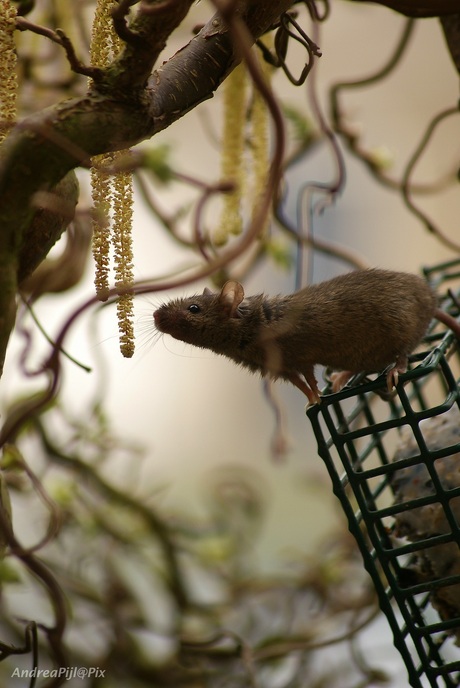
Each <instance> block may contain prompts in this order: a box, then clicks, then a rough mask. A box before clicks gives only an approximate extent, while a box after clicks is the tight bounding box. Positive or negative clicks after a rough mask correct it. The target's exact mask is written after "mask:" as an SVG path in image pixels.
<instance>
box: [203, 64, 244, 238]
mask: <svg viewBox="0 0 460 688" xmlns="http://www.w3.org/2000/svg"><path fill="white" fill-rule="evenodd" d="M247 84H248V76H247V70H246V67H245V66H244V65H243V64H241V65H238V67H236V68H235V69H234V70H233V72H232V73H231V74H230V75H229V76H228V77H227V79H226V80H225V82H224V84H223V92H224V124H223V135H222V155H221V178H222V179H224V180H226V181H231V182H233V183H234V184H235V186H236V188H235V190H234V191H232V192H230V193H228V194H225V196H223V198H222V212H221V216H220V220H219V222H218V224H217V227H216V228H215V230H214V233H213V236H212V239H213V242H214V244H215V245H216V246H222V245H223V244H225V243H226V242H227V241H228V239H229V237H230V235H231V234H240V233H241V232H242V229H243V221H242V217H241V198H242V194H243V189H244V149H245V124H246V108H247V102H246V93H247Z"/></svg>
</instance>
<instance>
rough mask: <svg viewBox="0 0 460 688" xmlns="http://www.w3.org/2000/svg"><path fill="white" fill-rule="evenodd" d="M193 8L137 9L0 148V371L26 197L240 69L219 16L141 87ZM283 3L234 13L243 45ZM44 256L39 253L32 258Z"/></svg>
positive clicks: (128, 142)
mask: <svg viewBox="0 0 460 688" xmlns="http://www.w3.org/2000/svg"><path fill="white" fill-rule="evenodd" d="M192 1H193V0H175V2H172V1H169V2H163V3H158V5H156V6H155V5H152V8H151V9H153V8H154V11H151V9H150V10H149V8H148V6H147V5H146V9H147V11H142V6H141V9H140V10H139V11H138V14H137V16H136V17H135V19H134V20H133V21H132V22H131V23H130V25H129V29H130V31H132V32H134V33H136V34H138V35H139V36H141V37H142V39H143V40H142V41H139V42H137V41H135V42H132V43H130V44H128V45H126V46H125V48H124V50H123V51H122V53H121V54H120V55H119V56H118V57H117V58H116V59H115V60H114V62H113V63H112V64H111V65H110V66H109V67H108V68H107V69H106V70H103V75H102V77H101V78H100V79H99V78H98V81H97V83H96V84H94V85H93V87H92V89H91V90H90V92H89V93H88V94H87V95H86V96H84V97H83V98H76V99H72V100H67V101H64V102H62V103H59V104H57V105H55V106H52V107H50V108H48V109H46V110H43V111H41V112H38V113H36V114H34V115H32V116H31V117H28V118H27V119H25V120H24V121H23V122H21V123H20V124H19V125H17V126H16V127H15V128H14V129H13V130H12V132H11V133H10V135H9V136H8V138H7V139H6V140H5V142H4V144H3V146H2V151H1V152H2V159H1V163H0V332H1V333H2V337H1V341H0V372H1V361H3V357H4V353H5V349H6V342H7V339H8V335H9V332H10V330H11V328H12V326H13V323H14V314H15V296H16V290H17V268H18V260H19V255H20V252H21V251H22V249H23V243H24V237H25V233H26V232H27V231H28V228H29V227H30V226H31V223H32V222H33V220H34V217H35V215H36V212H37V210H36V208H34V205H33V201H32V199H33V197H34V195H35V193H36V192H37V191H41V190H45V191H48V190H50V189H52V188H53V187H54V186H55V185H56V184H57V183H58V182H59V181H60V180H61V179H62V178H63V177H64V176H65V175H66V174H67V173H68V172H69V171H70V170H72V169H73V168H75V167H77V166H78V165H81V164H85V165H87V164H88V160H89V158H90V157H92V156H94V155H97V154H100V153H105V152H108V151H115V150H120V149H123V148H128V147H130V146H133V145H135V144H137V143H139V142H140V141H142V140H144V139H148V138H150V137H152V136H154V135H155V134H156V133H157V132H159V131H161V130H163V129H165V128H166V127H168V126H169V125H171V124H172V123H173V122H175V121H176V120H178V119H180V118H181V117H183V116H184V115H185V114H186V113H187V112H189V111H190V110H191V109H192V108H194V107H195V106H196V105H198V104H199V103H201V102H202V101H204V100H206V99H207V98H211V97H212V95H213V93H214V91H215V90H216V89H217V87H218V86H219V84H220V83H221V82H222V81H223V80H224V78H225V77H226V76H227V75H228V74H229V72H230V71H231V70H232V69H233V68H234V67H235V66H236V64H237V63H238V62H239V61H240V56H239V55H238V54H237V53H236V52H235V49H234V46H233V40H232V38H231V36H230V34H229V31H228V28H227V26H226V25H225V23H224V22H223V20H222V18H221V17H220V16H219V14H216V15H214V17H213V18H212V19H211V20H210V21H209V22H208V23H207V24H206V25H205V26H204V27H203V29H202V30H201V31H200V33H199V34H198V35H197V36H194V38H193V39H192V40H191V41H190V43H189V44H188V45H187V46H185V47H184V48H182V50H180V51H178V52H177V53H176V54H175V55H174V56H173V57H172V58H171V59H170V60H169V61H168V62H167V63H166V64H165V65H163V66H162V67H160V69H158V70H157V71H156V72H155V73H154V74H153V75H152V76H151V78H150V79H149V81H148V83H147V86H146V81H147V78H148V76H149V75H150V72H151V68H152V64H153V62H154V61H155V60H156V59H157V57H158V55H159V53H160V52H161V50H162V49H163V47H164V44H165V41H166V39H167V37H168V36H169V34H170V33H171V32H172V31H173V30H174V28H176V26H177V25H178V24H179V23H180V22H181V21H182V19H183V18H184V16H185V15H186V13H187V11H188V9H189V7H190V5H191V3H192ZM292 4H293V0H271V2H267V1H263V0H247V1H246V2H245V3H240V7H239V10H240V15H241V17H242V19H243V20H244V21H245V22H246V24H247V27H248V30H249V31H250V33H251V34H252V36H253V38H254V39H255V38H258V37H259V36H260V35H261V34H263V33H264V32H265V31H266V30H267V29H268V28H269V27H270V26H271V25H272V24H273V23H274V22H276V21H277V20H278V19H279V16H280V15H281V14H282V13H283V12H284V11H286V10H287V9H289V7H290V6H291V5H292ZM42 257H44V255H42Z"/></svg>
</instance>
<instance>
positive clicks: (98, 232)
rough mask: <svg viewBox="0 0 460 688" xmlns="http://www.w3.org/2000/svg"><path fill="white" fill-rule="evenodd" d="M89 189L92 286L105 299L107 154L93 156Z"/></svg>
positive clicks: (109, 192) (109, 186)
mask: <svg viewBox="0 0 460 688" xmlns="http://www.w3.org/2000/svg"><path fill="white" fill-rule="evenodd" d="M92 163H93V165H94V167H92V168H91V191H92V197H93V207H94V216H93V222H92V225H93V259H94V264H95V276H94V286H95V288H96V295H97V297H98V299H100V300H101V301H106V300H107V298H108V294H109V272H110V211H111V206H112V179H111V178H110V177H109V176H108V175H107V174H105V173H104V172H103V171H102V168H103V166H104V165H105V164H107V163H110V159H108V156H107V155H98V156H96V157H95V158H93V160H92Z"/></svg>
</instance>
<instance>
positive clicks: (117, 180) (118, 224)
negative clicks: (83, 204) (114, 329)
mask: <svg viewBox="0 0 460 688" xmlns="http://www.w3.org/2000/svg"><path fill="white" fill-rule="evenodd" d="M113 182H114V184H113V186H114V190H113V248H114V258H115V280H116V281H115V284H116V286H117V287H118V288H121V289H129V288H130V287H131V286H132V284H133V282H134V277H133V271H134V269H133V247H132V216H133V183H132V175H131V174H130V173H129V172H119V173H118V174H116V175H115V177H114V180H113ZM117 312H118V329H119V332H120V351H121V353H122V354H123V356H125V358H131V356H132V355H133V354H134V326H133V320H134V304H133V296H132V294H131V293H129V292H128V293H125V294H121V295H120V296H119V297H118V301H117Z"/></svg>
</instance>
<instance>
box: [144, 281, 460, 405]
mask: <svg viewBox="0 0 460 688" xmlns="http://www.w3.org/2000/svg"><path fill="white" fill-rule="evenodd" d="M153 317H154V320H155V325H156V327H157V328H158V330H160V331H161V332H165V333H167V334H170V335H171V336H172V337H174V338H175V339H179V340H181V341H183V342H187V343H188V344H193V345H194V346H199V347H201V348H203V349H211V350H212V351H214V352H215V353H217V354H222V355H223V356H227V357H228V358H231V359H232V360H233V361H235V362H236V363H239V364H241V365H243V366H245V367H247V368H249V369H250V370H252V371H259V372H260V373H261V374H262V375H268V376H270V377H271V378H274V379H276V378H282V379H285V380H289V382H291V383H292V384H294V385H295V386H296V387H298V388H299V389H300V390H301V391H302V392H303V393H304V394H306V396H307V397H308V400H309V402H310V403H317V402H319V401H320V394H319V389H318V384H317V382H316V379H315V376H314V372H313V368H314V366H315V365H316V364H322V365H324V366H328V367H330V368H332V369H333V370H338V371H342V372H341V373H340V374H338V375H336V377H335V380H334V385H333V388H334V391H338V389H340V388H341V386H343V385H344V384H345V383H346V381H347V380H348V379H349V378H350V377H351V376H352V375H354V374H355V373H359V372H368V373H371V372H379V371H381V370H383V369H384V368H386V367H387V366H389V365H392V364H393V366H392V368H391V369H390V370H389V372H388V373H387V382H388V387H389V388H390V389H391V388H392V387H393V386H394V385H395V384H397V381H398V374H399V373H403V372H405V371H406V370H407V357H408V355H409V354H410V353H411V352H412V351H413V350H414V349H415V348H416V346H417V345H418V344H419V343H420V341H421V340H422V338H423V336H424V335H425V333H426V331H427V328H428V325H429V323H430V321H431V320H432V318H437V319H438V320H440V321H442V322H443V323H444V324H445V325H447V326H448V327H449V328H450V329H451V330H453V332H454V333H455V335H456V336H457V339H459V340H460V324H459V323H458V322H457V321H456V320H455V319H454V318H453V317H452V316H450V315H448V314H447V313H444V312H443V311H441V310H440V309H439V308H438V307H437V299H436V296H435V295H434V293H433V292H432V290H431V288H430V287H429V285H428V284H427V283H426V282H425V281H424V280H423V279H421V278H420V277H417V276H416V275H411V274H408V273H404V272H392V271H389V270H378V269H373V270H358V271H356V272H350V273H347V274H344V275H340V276H339V277H334V278H333V279H331V280H328V281H326V282H320V283H319V284H313V285H311V286H308V287H305V289H301V290H300V291H297V292H295V293H294V294H289V295H287V296H274V297H267V296H264V295H263V294H258V295H256V296H249V297H246V298H245V296H244V290H243V287H242V286H241V284H239V282H235V281H229V282H226V284H224V286H223V287H222V290H221V291H220V293H213V292H211V291H210V290H209V289H205V290H204V292H203V293H202V294H199V295H196V296H191V297H188V298H183V299H176V300H173V301H170V302H168V303H165V304H164V305H162V306H161V307H160V308H158V310H156V311H155V312H154V314H153Z"/></svg>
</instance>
